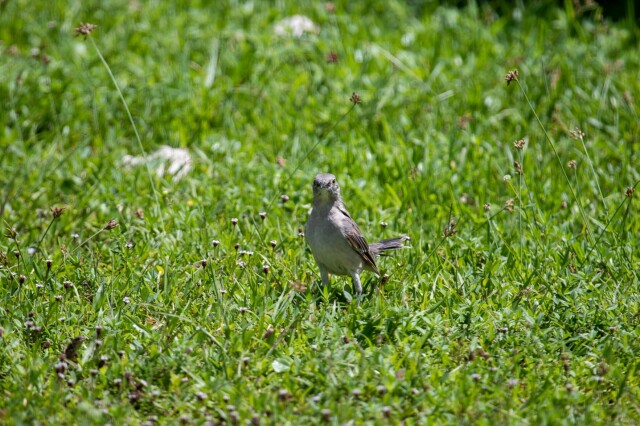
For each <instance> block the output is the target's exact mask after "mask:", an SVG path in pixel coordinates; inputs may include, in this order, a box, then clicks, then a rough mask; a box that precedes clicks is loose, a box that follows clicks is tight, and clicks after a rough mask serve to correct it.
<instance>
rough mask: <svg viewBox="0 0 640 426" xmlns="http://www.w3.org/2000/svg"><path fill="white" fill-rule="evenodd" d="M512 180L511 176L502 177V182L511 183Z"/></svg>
mask: <svg viewBox="0 0 640 426" xmlns="http://www.w3.org/2000/svg"><path fill="white" fill-rule="evenodd" d="M510 180H511V175H504V176H503V177H502V181H503V182H509V181H510Z"/></svg>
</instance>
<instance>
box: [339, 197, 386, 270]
mask: <svg viewBox="0 0 640 426" xmlns="http://www.w3.org/2000/svg"><path fill="white" fill-rule="evenodd" d="M339 210H340V212H341V213H342V214H343V215H344V216H345V217H346V220H345V222H344V223H345V225H346V226H345V228H346V229H345V230H344V233H345V237H346V239H347V241H348V242H349V245H350V246H351V247H352V248H353V249H354V250H355V251H356V252H357V253H358V254H359V255H360V257H361V258H362V260H363V261H364V262H365V263H366V264H367V265H369V266H370V267H371V268H372V269H373V270H374V271H375V272H376V273H378V267H377V266H376V261H375V260H374V259H373V255H372V254H371V251H369V244H368V243H367V240H365V238H364V236H363V235H362V231H360V228H358V225H357V224H356V223H355V222H354V220H353V219H352V218H351V216H350V215H349V212H347V210H346V209H345V208H343V207H340V208H339Z"/></svg>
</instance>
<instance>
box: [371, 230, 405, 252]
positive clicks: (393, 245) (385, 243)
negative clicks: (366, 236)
mask: <svg viewBox="0 0 640 426" xmlns="http://www.w3.org/2000/svg"><path fill="white" fill-rule="evenodd" d="M410 239H411V238H409V237H408V236H406V235H403V236H402V237H397V238H387V239H386V240H382V241H378V242H377V243H373V244H369V251H370V252H371V254H373V255H374V256H380V255H381V254H382V253H384V252H385V251H387V250H396V249H399V248H404V247H406V246H405V245H404V242H405V241H407V240H410Z"/></svg>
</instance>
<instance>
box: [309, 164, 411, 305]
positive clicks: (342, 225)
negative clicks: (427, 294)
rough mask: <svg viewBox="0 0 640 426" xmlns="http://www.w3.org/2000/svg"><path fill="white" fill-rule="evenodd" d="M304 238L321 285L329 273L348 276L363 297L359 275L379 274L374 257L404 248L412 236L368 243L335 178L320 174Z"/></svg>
mask: <svg viewBox="0 0 640 426" xmlns="http://www.w3.org/2000/svg"><path fill="white" fill-rule="evenodd" d="M304 235H305V238H306V240H307V243H308V244H309V247H311V253H313V257H314V258H315V260H316V263H317V264H318V267H319V268H320V276H321V277H322V285H323V286H326V285H327V284H329V274H334V275H348V276H350V277H351V278H352V279H353V287H354V290H355V291H356V293H357V294H358V300H360V297H361V296H362V283H361V282H360V272H362V270H363V269H366V270H368V271H371V272H375V273H376V274H377V275H378V276H379V275H380V272H379V271H378V267H377V266H376V261H375V258H376V257H377V256H379V255H380V254H381V253H382V252H384V251H386V250H393V249H398V248H401V247H403V243H404V241H405V240H408V239H409V237H407V236H402V237H398V238H389V239H387V240H382V241H379V242H377V243H373V244H367V241H366V240H365V238H364V235H362V231H360V228H358V225H356V223H355V222H354V221H353V219H352V218H351V215H350V214H349V212H348V211H347V208H346V207H345V206H344V202H343V201H342V197H341V196H340V187H339V186H338V183H337V182H336V177H335V176H334V175H332V174H329V173H321V174H319V175H317V176H316V177H315V179H314V180H313V209H312V210H311V215H310V216H309V220H308V221H307V224H306V226H305V233H304Z"/></svg>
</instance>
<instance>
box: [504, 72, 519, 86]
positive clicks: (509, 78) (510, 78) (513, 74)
mask: <svg viewBox="0 0 640 426" xmlns="http://www.w3.org/2000/svg"><path fill="white" fill-rule="evenodd" d="M505 80H506V81H507V86H508V85H509V84H510V83H511V82H512V81H518V70H512V71H509V72H508V73H507V75H506V77H505Z"/></svg>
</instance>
